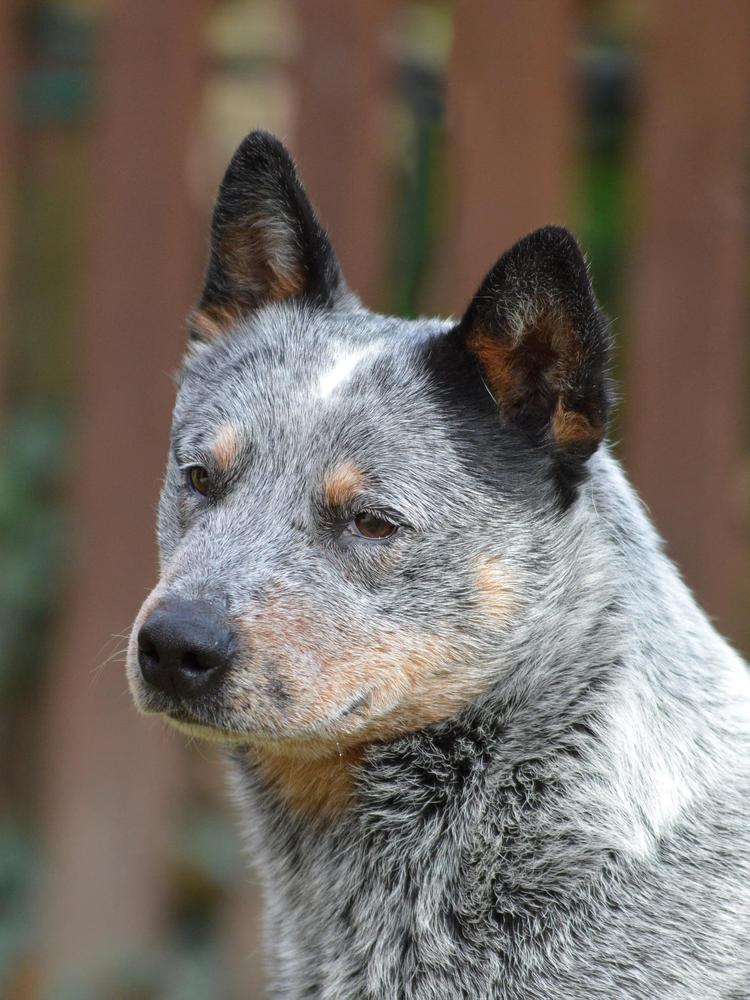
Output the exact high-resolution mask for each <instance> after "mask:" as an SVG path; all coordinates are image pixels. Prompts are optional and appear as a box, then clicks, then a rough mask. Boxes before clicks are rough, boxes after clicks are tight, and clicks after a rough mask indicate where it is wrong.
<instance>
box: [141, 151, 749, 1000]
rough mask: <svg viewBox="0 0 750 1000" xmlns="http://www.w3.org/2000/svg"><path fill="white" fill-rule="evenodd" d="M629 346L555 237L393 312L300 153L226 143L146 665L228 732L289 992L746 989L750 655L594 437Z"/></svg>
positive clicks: (155, 679) (715, 996)
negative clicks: (613, 365) (330, 225)
mask: <svg viewBox="0 0 750 1000" xmlns="http://www.w3.org/2000/svg"><path fill="white" fill-rule="evenodd" d="M609 341H610V335H609V327H608V323H607V321H606V320H605V318H604V317H603V315H602V313H601V312H600V310H599V308H598V306H597V303H596V299H595V296H594V292H593V290H592V286H591V281H590V278H589V273H588V270H587V266H586V262H585V260H584V257H583V256H582V253H581V251H580V249H579V247H578V245H577V243H576V241H575V239H574V238H573V237H572V236H571V235H570V234H569V233H568V232H567V231H566V230H564V229H562V228H557V227H547V228H544V229H541V230H538V231H537V232H534V233H532V234H531V235H529V236H527V237H525V238H524V239H522V240H520V242H518V243H517V244H515V245H514V246H513V247H512V248H511V249H510V250H508V251H507V253H505V254H504V255H503V256H502V257H501V258H500V260H499V261H498V263H497V264H496V265H495V267H494V268H493V269H492V270H491V271H490V273H489V274H488V275H487V277H486V278H485V279H484V281H483V283H482V284H481V286H480V287H479V290H478V292H477V294H476V295H475V297H474V299H473V300H472V301H471V302H470V304H469V305H468V308H467V310H466V312H465V313H464V315H463V316H462V318H461V319H460V320H458V321H444V320H426V319H418V320H413V321H407V320H403V319H398V318H393V317H390V316H382V315H377V314H374V313H372V312H370V311H368V310H367V309H365V308H364V307H363V306H362V305H361V304H360V302H359V301H358V299H357V298H356V297H355V295H354V294H353V293H352V292H351V291H350V290H349V289H348V288H347V286H346V284H345V281H344V278H343V277H342V274H341V270H340V268H339V265H338V263H337V260H336V257H335V255H334V252H333V250H332V248H331V244H330V241H329V238H328V236H327V235H326V233H325V231H324V230H323V228H322V226H321V224H320V222H319V221H318V218H317V216H316V214H315V212H314V210H313V208H312V207H311V205H310V203H309V201H308V199H307V197H306V195H305V193H304V191H303V188H302V186H301V184H300V182H299V180H298V177H297V174H296V172H295V168H294V165H293V163H292V160H291V159H290V157H289V154H288V153H287V152H286V150H285V148H284V147H283V145H282V144H281V143H280V142H279V141H278V140H277V139H275V138H273V137H272V136H269V135H267V134H264V133H260V132H254V133H251V134H250V135H249V136H248V137H247V138H246V139H245V141H244V142H243V143H242V144H241V146H240V147H239V149H238V150H237V152H236V154H235V156H234V158H233V159H232V161H231V164H230V165H229V167H228V170H227V172H226V175H225V177H224V180H223V182H222V184H221V187H220V191H219V195H218V200H217V203H216V207H215V212H214V216H213V223H212V232H211V246H210V256H209V262H208V266H207V271H206V276H205V284H204V288H203V292H202V295H201V297H200V300H199V302H198V305H197V307H196V309H195V310H194V312H193V313H192V316H191V318H190V340H189V345H188V348H187V351H186V355H185V359H184V362H183V365H182V370H181V374H180V376H179V388H178V393H177V400H176V405H175V410H174V421H173V426H172V435H171V444H170V452H169V458H168V462H167V471H166V478H165V482H164V487H163V492H162V496H161V501H160V507H159V515H158V536H159V543H160V551H161V560H162V562H161V578H160V581H159V583H158V585H157V586H156V588H155V589H154V591H153V592H152V593H151V594H150V596H149V597H148V598H147V600H146V601H145V603H144V605H143V607H142V608H141V610H140V612H139V614H138V616H137V618H136V621H135V624H134V627H133V631H132V636H131V640H130V646H129V654H128V676H129V682H130V685H131V689H132V691H133V694H134V697H135V701H136V703H137V706H138V708H139V709H140V710H141V711H142V712H144V713H147V714H158V715H161V716H162V717H163V718H164V719H166V720H167V721H168V722H169V723H170V724H171V725H173V726H174V727H176V728H177V729H178V730H181V731H183V732H185V733H187V734H189V735H190V736H193V737H200V738H204V739H207V740H214V741H218V742H220V743H222V744H224V745H225V746H226V748H227V755H228V757H229V759H230V760H231V770H232V774H233V782H234V788H235V790H236V794H237V797H238V799H239V800H240V801H241V803H242V808H243V811H244V814H245V815H246V830H247V835H248V837H249V838H250V842H251V844H252V850H253V854H254V856H255V857H256V858H257V860H258V870H259V872H260V874H261V875H262V877H263V879H264V882H265V889H266V897H267V898H266V906H267V921H266V935H267V950H268V954H269V964H270V970H269V971H270V977H271V993H272V995H273V996H274V997H279V998H281V997H283V998H302V997H316V998H325V1000H348V998H351V1000H355V998H356V1000H362V998H372V1000H376V998H377V1000H396V998H402V997H403V998H415V1000H449V998H473V1000H476V998H502V1000H549V998H556V1000H584V998H585V1000H598V998H601V1000H604V998H606V1000H613V998H618V1000H619V998H622V1000H653V998H661V1000H667V998H669V1000H747V998H748V997H750V836H749V833H750V819H749V818H748V808H749V806H748V803H750V781H749V771H750V768H749V764H748V761H749V760H750V756H749V747H748V742H749V740H748V737H749V735H750V685H749V684H748V674H747V669H746V666H745V664H744V663H743V662H742V660H741V659H740V658H739V656H738V655H737V654H736V653H735V652H734V651H733V650H732V649H731V648H730V647H729V646H728V644H727V643H726V642H725V641H724V640H723V639H722V638H721V637H720V636H719V635H718V634H717V632H716V631H715V630H714V628H713V627H712V625H711V624H710V623H709V621H708V619H707V618H706V616H705V615H704V614H703V612H702V611H701V610H700V609H699V608H698V607H697V605H696V604H695V602H694V600H693V598H692V596H691V595H690V593H689V591H688V589H687V588H686V586H685V585H684V583H683V582H682V580H681V579H680V576H679V575H678V572H677V570H676V569H675V567H674V566H673V565H672V564H671V562H670V561H669V560H668V559H667V557H666V556H665V554H664V552H663V551H662V544H661V542H660V539H659V538H658V536H657V534H656V533H655V531H654V529H653V528H652V526H651V524H650V523H649V520H648V518H647V516H646V514H645V512H644V509H643V507H642V505H641V504H640V502H639V501H638V499H637V497H636V495H635V493H634V491H633V489H632V488H631V486H630V485H629V484H628V482H627V481H626V479H625V476H624V474H623V472H622V470H621V468H620V466H619V464H618V462H617V461H616V459H615V458H614V457H613V455H612V453H611V451H610V449H609V448H608V445H607V443H606V441H605V434H606V426H607V413H608V408H609V400H610V395H611V392H610V382H609V376H608V362H609V354H610V343H609ZM696 528H697V530H699V526H696Z"/></svg>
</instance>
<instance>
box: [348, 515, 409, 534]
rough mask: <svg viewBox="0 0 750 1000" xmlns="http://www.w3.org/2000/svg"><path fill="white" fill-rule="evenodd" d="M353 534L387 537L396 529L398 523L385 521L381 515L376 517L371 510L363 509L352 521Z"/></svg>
mask: <svg viewBox="0 0 750 1000" xmlns="http://www.w3.org/2000/svg"><path fill="white" fill-rule="evenodd" d="M352 524H353V525H354V534H356V535H361V536H362V537H363V538H388V537H389V536H390V535H394V534H395V533H396V531H397V530H398V525H396V524H393V523H392V522H391V521H386V520H385V518H383V517H378V515H377V514H373V513H372V511H363V512H362V513H361V514H358V515H357V516H356V517H355V518H354V520H353V521H352Z"/></svg>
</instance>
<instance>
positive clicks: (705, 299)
mask: <svg viewBox="0 0 750 1000" xmlns="http://www.w3.org/2000/svg"><path fill="white" fill-rule="evenodd" d="M650 12H651V17H652V23H651V29H652V32H651V37H650V39H649V49H648V53H647V59H646V65H645V73H644V79H643V92H642V99H641V107H642V115H643V117H642V121H641V134H640V149H639V177H638V188H637V190H638V191H639V193H640V218H641V229H640V232H639V235H638V239H637V244H636V253H635V263H634V273H633V284H632V294H633V298H632V302H633V305H632V313H631V315H630V322H629V327H630V329H631V333H630V334H629V340H628V342H627V344H626V350H627V358H628V362H629V363H628V372H629V377H628V382H627V396H626V411H625V415H626V434H625V443H626V457H627V464H628V466H629V469H630V471H631V473H632V476H633V479H634V480H635V483H636V485H637V486H638V488H639V489H640V491H641V493H642V495H643V497H644V499H645V501H646V503H647V504H648V505H649V507H650V509H651V511H652V514H653V516H654V518H655V520H656V524H657V526H658V527H659V529H660V530H661V531H662V532H663V534H664V535H665V536H666V538H667V540H668V548H669V551H670V553H671V554H672V555H673V556H674V557H675V558H676V559H677V561H678V562H679V564H680V565H681V567H682V569H683V570H684V573H685V576H686V578H687V580H688V582H689V583H690V584H691V586H692V587H693V588H694V589H695V591H696V593H697V596H698V598H699V599H700V600H701V601H702V602H703V604H704V605H705V606H706V608H707V609H708V611H709V612H710V613H711V614H712V615H715V616H716V617H717V619H718V622H719V624H720V626H722V627H723V628H724V629H726V630H728V631H730V632H733V633H734V634H735V635H739V626H740V624H741V618H742V616H740V615H739V614H738V610H739V609H738V606H737V597H738V585H739V575H740V572H741V570H742V568H743V565H746V563H744V559H745V554H744V552H743V529H742V516H741V509H740V496H739V473H740V461H741V453H742V426H743V422H744V404H743V401H744V391H745V388H746V387H745V382H744V377H743V376H744V366H745V360H746V354H745V346H744V345H745V341H746V337H747V312H746V280H747V272H746V261H747V250H748V246H747V221H748V215H747V209H748V205H747V197H746V170H747V152H748V150H747V138H748V124H749V118H748V102H749V101H750V59H749V58H748V43H749V42H750V4H749V3H748V2H747V0H718V3H716V4H712V5H711V6H710V7H709V6H706V5H705V4H683V3H680V2H679V0H659V2H658V3H654V4H653V5H652V7H651V8H650Z"/></svg>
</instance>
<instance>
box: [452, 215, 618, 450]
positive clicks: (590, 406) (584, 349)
mask: <svg viewBox="0 0 750 1000" xmlns="http://www.w3.org/2000/svg"><path fill="white" fill-rule="evenodd" d="M454 336H456V337H457V338H458V339H459V342H460V343H461V344H462V346H463V348H464V349H465V350H468V351H469V352H470V353H471V354H472V355H473V356H474V358H475V360H476V362H477V364H478V367H479V370H480V374H481V376H482V379H483V380H484V383H485V385H486V386H487V388H488V389H489V390H490V392H491V393H492V395H493V397H494V399H495V401H496V403H497V405H498V406H499V407H500V409H501V410H502V411H503V413H504V414H505V415H506V417H507V418H508V419H509V420H510V421H512V422H514V423H515V424H517V425H518V426H519V427H521V428H522V429H523V430H524V431H525V432H526V433H527V434H529V435H530V436H531V437H532V439H534V440H537V441H540V442H546V443H548V444H549V445H551V446H552V447H553V449H554V450H555V452H556V454H557V456H558V458H561V459H562V460H563V461H564V462H566V463H568V464H570V465H572V466H575V465H576V464H580V463H582V462H584V461H585V460H586V459H587V458H589V457H590V456H591V455H592V454H593V452H594V451H595V450H596V448H597V446H598V445H599V443H600V441H601V440H602V438H603V437H604V433H605V430H606V419H607V409H608V378H607V370H606V369H607V364H608V359H609V336H608V328H607V323H606V320H605V318H604V316H603V315H602V313H601V312H600V310H599V308H598V306H597V303H596V299H595V297H594V292H593V289H592V286H591V281H590V278H589V274H588V270H587V267H586V261H585V260H584V258H583V255H582V253H581V250H580V248H579V246H578V244H577V243H576V241H575V239H574V238H573V236H571V234H570V233H569V232H568V231H567V230H566V229H563V228H561V227H559V226H548V227H545V228H544V229H538V230H537V231H536V232H533V233H531V234H530V235H529V236H526V237H524V238H523V239H522V240H520V241H519V242H518V243H516V244H515V245H514V246H513V247H511V249H510V250H509V251H508V252H507V253H506V254H504V255H503V256H502V257H501V258H500V260H499V261H498V262H497V264H496V265H495V267H494V268H493V269H492V270H491V271H490V273H489V274H488V275H487V277H486V278H485V280H484V282H483V283H482V285H481V287H480V289H479V291H478V292H477V294H476V295H475V296H474V299H473V300H472V302H471V304H470V305H469V308H468V310H467V311H466V314H465V315H464V317H463V319H462V321H461V322H460V324H459V326H458V328H457V329H456V331H454Z"/></svg>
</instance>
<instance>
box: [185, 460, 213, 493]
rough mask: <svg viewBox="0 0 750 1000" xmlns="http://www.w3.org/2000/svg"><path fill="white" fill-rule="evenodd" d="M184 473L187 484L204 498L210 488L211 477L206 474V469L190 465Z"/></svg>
mask: <svg viewBox="0 0 750 1000" xmlns="http://www.w3.org/2000/svg"><path fill="white" fill-rule="evenodd" d="M186 472H187V478H188V482H189V483H190V485H191V486H192V488H193V489H194V490H195V492H196V493H200V494H201V495H202V496H205V495H206V494H207V493H208V491H209V489H210V488H211V477H210V476H209V474H208V469H206V468H205V467H204V466H202V465H191V466H190V468H189V469H187V470H186Z"/></svg>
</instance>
